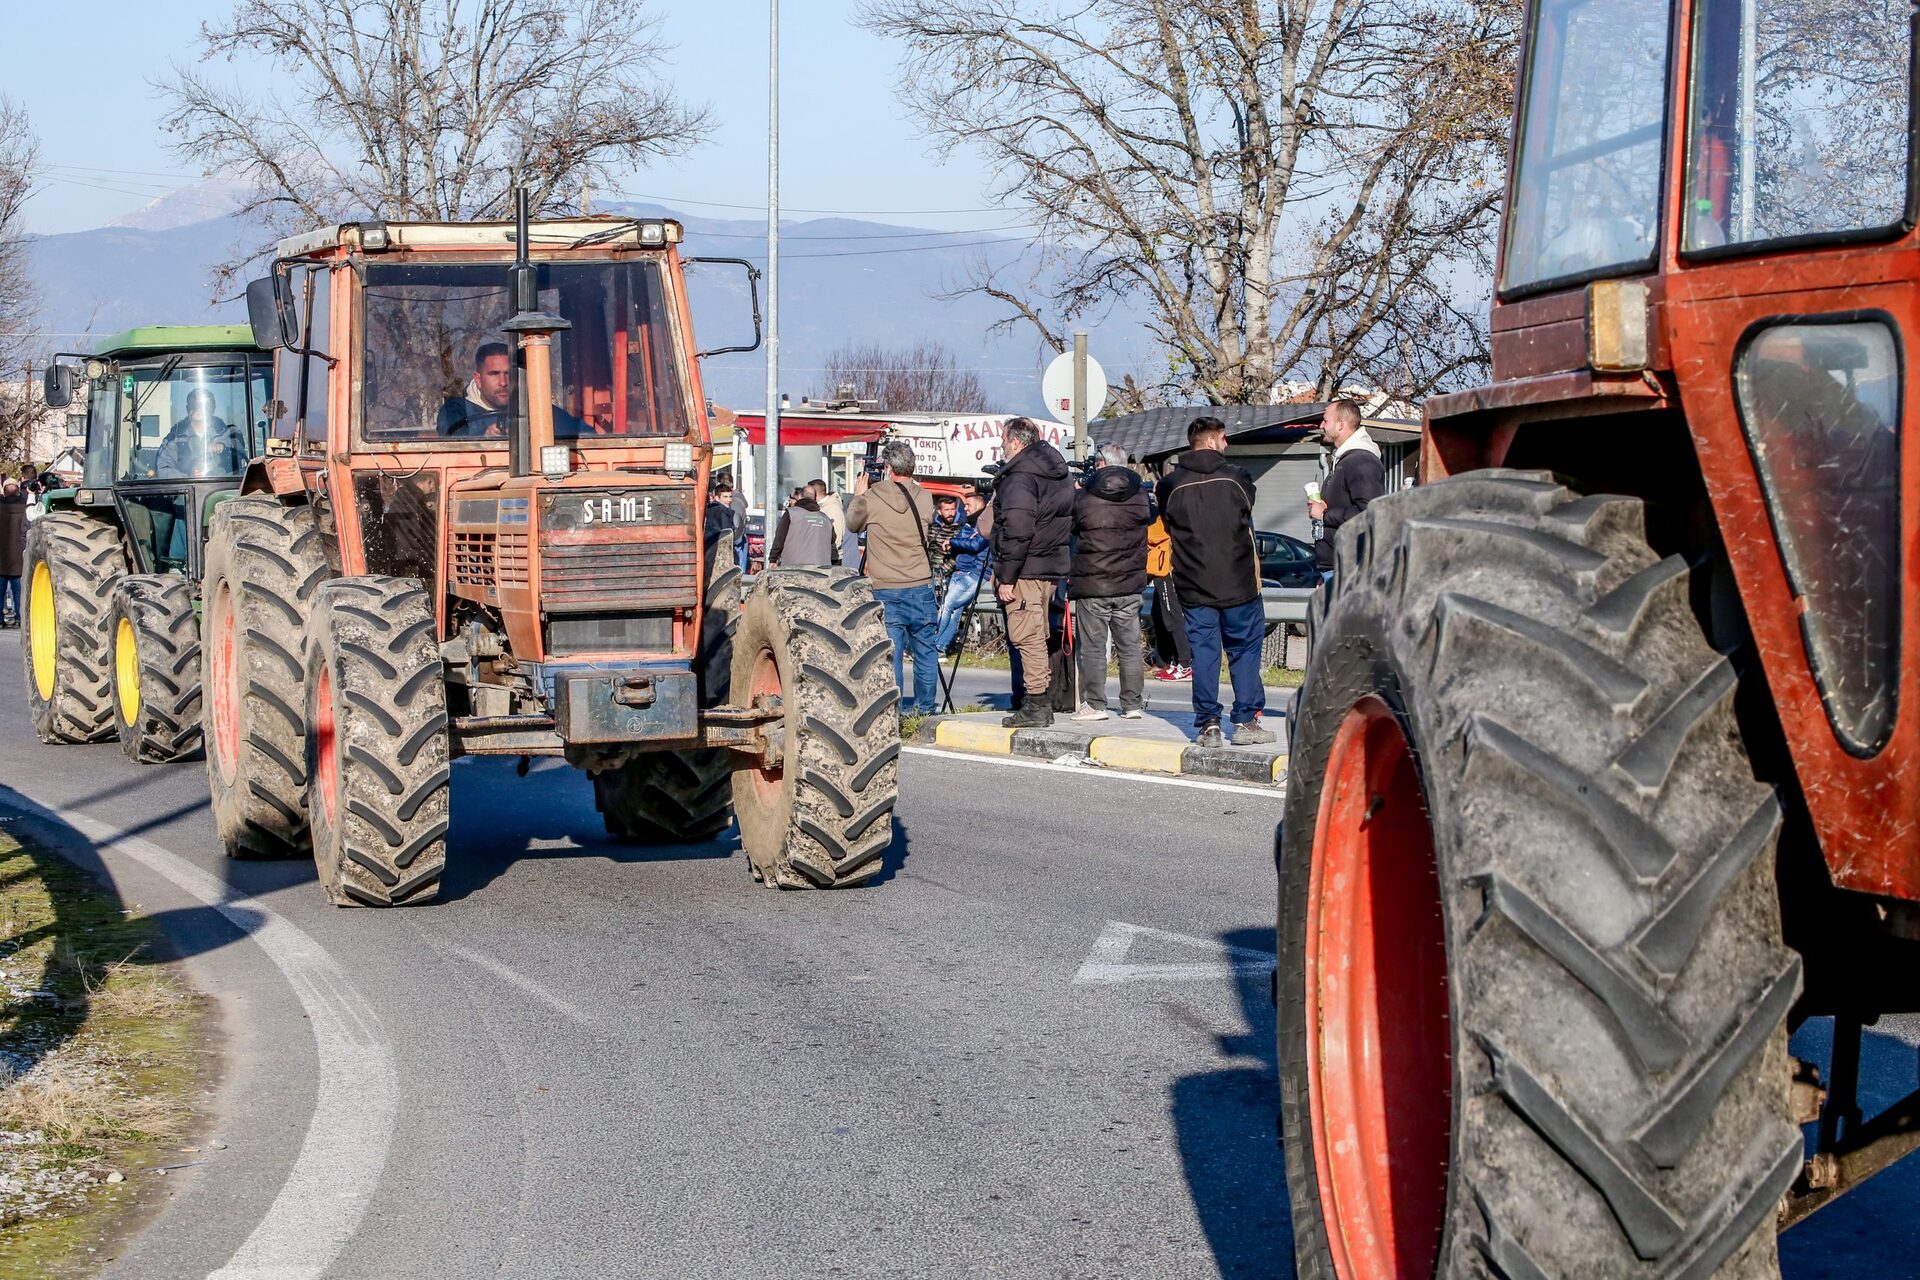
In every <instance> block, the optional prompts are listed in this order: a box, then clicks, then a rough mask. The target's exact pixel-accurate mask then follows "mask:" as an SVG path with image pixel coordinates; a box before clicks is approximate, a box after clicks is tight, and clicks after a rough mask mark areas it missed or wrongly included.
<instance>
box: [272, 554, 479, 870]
mask: <svg viewBox="0 0 1920 1280" xmlns="http://www.w3.org/2000/svg"><path fill="white" fill-rule="evenodd" d="M306 639H307V644H306V653H307V701H306V709H307V711H306V714H307V723H308V724H309V725H310V726H312V731H311V732H310V733H309V734H308V735H307V756H306V776H307V777H308V778H309V779H310V782H309V783H308V793H309V794H308V800H307V809H308V811H309V813H310V814H311V821H312V829H313V861H314V865H315V867H316V868H317V869H318V870H319V873H320V883H321V885H322V886H323V887H324V888H325V889H326V891H327V898H328V899H329V900H330V901H331V902H333V904H334V905H335V906H341V907H355V906H366V907H397V906H400V905H402V904H406V905H412V904H414V903H421V902H430V901H432V900H433V899H434V898H435V897H437V896H438V895H439V892H440V873H441V872H442V871H443V870H444V869H445V867H446V862H447V825H448V817H449V804H448V802H449V796H448V789H449V785H450V784H449V775H448V759H449V756H448V746H447V686H446V672H445V667H444V665H443V664H442V662H441V660H440V644H439V636H438V633H437V631H436V630H435V623H434V617H433V601H432V599H431V598H430V597H429V596H428V595H427V591H426V588H425V587H424V586H422V585H421V584H420V582H419V581H418V580H417V579H414V578H389V577H376V576H367V577H353V578H336V579H334V580H333V581H332V582H328V583H326V584H325V585H323V586H322V587H321V588H320V590H319V591H318V592H316V593H315V595H314V598H313V610H312V613H311V614H310V616H309V617H308V620H307V637H306Z"/></svg>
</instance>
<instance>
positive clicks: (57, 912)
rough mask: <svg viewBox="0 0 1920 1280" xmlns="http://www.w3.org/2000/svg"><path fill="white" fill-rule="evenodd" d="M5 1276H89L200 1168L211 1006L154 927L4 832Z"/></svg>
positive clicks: (0, 1096) (0, 1218) (1, 1140)
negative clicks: (186, 1168) (197, 1139)
mask: <svg viewBox="0 0 1920 1280" xmlns="http://www.w3.org/2000/svg"><path fill="white" fill-rule="evenodd" d="M0 995H3V996H4V999H5V1002H6V1003H5V1005H4V1006H3V1007H0V1280H16V1278H21V1280H24V1277H28V1276H34V1277H42V1276H51V1277H67V1276H81V1275H86V1274H89V1273H91V1272H92V1271H93V1270H94V1269H95V1268H97V1267H99V1266H101V1265H103V1264H104V1263H106V1262H107V1261H109V1260H110V1258H111V1256H112V1254H113V1253H114V1251H115V1248H114V1245H115V1242H116V1241H118V1240H119V1239H121V1238H123V1237H124V1235H125V1233H126V1232H127V1231H128V1230H130V1229H131V1227H132V1226H133V1225H134V1224H135V1223H136V1222H137V1221H138V1220H139V1219H140V1218H141V1217H142V1216H143V1210H144V1209H146V1208H147V1207H149V1205H150V1203H151V1202H153V1201H156V1200H157V1199H158V1198H159V1197H158V1194H157V1191H158V1187H159V1186H161V1185H164V1184H162V1183H161V1182H160V1179H159V1178H158V1177H157V1176H155V1174H156V1173H157V1172H158V1171H159V1170H160V1169H163V1168H165V1167H167V1166H170V1165H178V1164H183V1163H187V1162H190V1161H192V1160H194V1159H195V1155H194V1154H193V1153H194V1152H196V1151H197V1150H198V1148H197V1147H194V1146H182V1145H181V1144H182V1143H183V1142H186V1141H190V1140H191V1139H190V1136H189V1135H190V1134H191V1131H192V1126H193V1123H194V1118H195V1117H194V1110H193V1107H194V1102H195V1100H196V1099H197V1098H198V1097H199V1096H200V1094H201V1090H202V1087H203V1085H204V1084H205V1083H206V1081H205V1078H204V1076H205V1073H206V1070H207V1058H206V1055H205V1054H204V1053H203V1052H202V1047H203V1044H204V1042H205V1038H206V1035H207V1031H208V1028H209V1023H210V1016H211V1013H210V1009H209V1002H207V1001H206V1000H205V999H204V998H203V997H201V996H198V995H196V994H195V993H194V992H192V991H191V990H190V989H189V988H188V987H187V986H186V985H185V983H183V982H182V981H181V980H180V978H179V977H178V976H177V975H176V973H175V972H174V970H173V966H172V965H171V964H170V963H168V960H167V953H166V950H165V947H164V944H163V942H162V939H161V937H160V933H159V930H158V928H157V927H156V926H155V925H154V923H153V922H152V921H151V920H149V919H147V918H146V917H144V916H142V915H140V914H138V913H137V911H135V910H132V909H129V908H128V907H127V906H126V904H124V903H122V902H121V901H120V899H119V898H118V897H117V896H116V895H115V894H114V893H113V892H112V891H111V890H110V889H107V888H104V887H102V886H101V885H100V884H98V883H96V882H95V881H94V880H93V879H92V878H91V877H90V876H88V875H87V874H86V873H85V872H83V871H81V870H80V869H79V868H77V867H75V866H74V865H73V864H71V863H69V862H67V861H65V860H64V859H61V858H57V857H54V856H52V855H50V854H44V853H41V852H38V851H36V850H33V849H31V848H29V847H23V846H22V845H21V844H20V843H19V842H17V841H15V840H14V839H12V838H11V837H9V836H7V835H5V834H4V833H0Z"/></svg>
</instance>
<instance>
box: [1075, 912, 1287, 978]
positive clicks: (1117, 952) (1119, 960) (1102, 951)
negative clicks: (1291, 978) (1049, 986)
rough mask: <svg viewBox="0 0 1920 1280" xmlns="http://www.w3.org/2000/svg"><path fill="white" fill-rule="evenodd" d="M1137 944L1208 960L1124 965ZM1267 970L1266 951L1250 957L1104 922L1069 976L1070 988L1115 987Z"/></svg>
mask: <svg viewBox="0 0 1920 1280" xmlns="http://www.w3.org/2000/svg"><path fill="white" fill-rule="evenodd" d="M1141 938H1155V939H1158V940H1159V941H1160V942H1163V943H1172V944H1173V945H1175V946H1180V947H1185V948H1187V949H1189V950H1193V951H1198V952H1200V953H1201V954H1203V955H1207V956H1211V957H1213V958H1212V959H1210V960H1201V961H1188V962H1184V963H1174V964H1166V963H1160V964H1140V963H1129V962H1128V960H1127V953H1128V952H1130V951H1131V950H1132V949H1133V944H1134V943H1135V942H1136V941H1137V940H1139V939H1141ZM1272 969H1273V957H1272V956H1271V955H1270V954H1268V953H1267V952H1265V951H1255V950H1254V949H1253V948H1251V947H1236V946H1232V945H1230V944H1228V943H1225V942H1216V941H1215V940H1213V939H1212V938H1195V937H1190V936H1188V935H1187V934H1184V933H1168V932H1167V931H1166V930H1165V929H1149V928H1148V927H1147V926H1146V925H1143V924H1127V923H1125V922H1124V921H1120V920H1109V921H1107V927H1106V928H1104V929H1102V930H1101V931H1100V936H1099V937H1098V938H1096V939H1094V943H1093V950H1091V951H1089V952H1088V953H1087V958H1086V961H1085V963H1083V964H1082V965H1081V966H1080V971H1079V972H1078V973H1076V974H1074V975H1073V985H1074V986H1076V987H1086V986H1117V985H1120V984H1122V983H1129V982H1207V981H1214V980H1218V979H1221V978H1238V977H1244V976H1252V975H1256V974H1263V973H1269V972H1271V971H1272Z"/></svg>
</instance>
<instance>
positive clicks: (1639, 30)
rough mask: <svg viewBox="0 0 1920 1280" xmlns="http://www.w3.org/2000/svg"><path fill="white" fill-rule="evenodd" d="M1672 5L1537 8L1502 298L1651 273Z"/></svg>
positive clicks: (1585, 3) (1589, 0) (1544, 3)
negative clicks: (1602, 278) (1531, 290)
mask: <svg viewBox="0 0 1920 1280" xmlns="http://www.w3.org/2000/svg"><path fill="white" fill-rule="evenodd" d="M1667 28H1668V5H1667V3H1665V0H1537V2H1536V5H1535V9H1534V15H1533V22H1532V24H1531V27H1530V31H1531V38H1532V48H1531V49H1530V50H1529V51H1528V54H1527V71H1526V84H1525V88H1524V90H1523V93H1524V95H1525V98H1524V106H1523V109H1522V114H1521V119H1520V138H1519V148H1518V151H1517V153H1516V168H1515V172H1514V179H1513V191H1512V195H1511V199H1510V201H1509V209H1508V213H1507V238H1506V256H1505V259H1504V267H1503V269H1502V272H1501V282H1500V284H1501V289H1502V291H1511V290H1515V289H1523V288H1527V287H1529V286H1539V285H1547V284H1555V283H1568V284H1571V283H1573V282H1575V281H1577V280H1582V279H1592V278H1594V277H1597V276H1602V275H1609V274H1617V273H1622V272H1626V271H1631V270H1634V269H1636V268H1650V267H1651V266H1652V265H1653V254H1654V248H1655V246H1656V245H1657V244H1658V242H1659V241H1658V234H1659V224H1660V156H1661V150H1662V147H1661V143H1662V138H1663V135H1664V133H1665V132H1666V130H1665V123H1666V94H1667Z"/></svg>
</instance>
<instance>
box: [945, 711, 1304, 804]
mask: <svg viewBox="0 0 1920 1280" xmlns="http://www.w3.org/2000/svg"><path fill="white" fill-rule="evenodd" d="M1287 692H1288V694H1289V695H1291V692H1292V691H1291V690H1288V691H1287ZM1002 715H1003V713H1002V712H999V711H985V712H975V713H973V714H970V715H957V716H939V717H935V718H933V719H930V720H928V721H927V722H926V723H924V724H922V725H921V726H920V730H919V732H918V733H916V734H915V735H914V739H913V740H914V742H915V743H916V744H918V745H921V746H930V747H939V748H942V749H944V750H948V751H967V752H973V753H976V754H979V755H995V756H1025V757H1028V758H1032V759H1040V760H1060V759H1061V758H1062V757H1066V758H1069V759H1070V760H1072V761H1073V762H1075V763H1083V764H1087V765H1093V766H1098V767H1101V768H1107V769H1117V770H1121V771H1123V772H1129V773H1151V774H1166V775H1176V776H1181V777H1199V778H1214V779H1218V780H1221V781H1226V782H1240V783H1250V784H1253V785H1257V786H1267V787H1274V786H1279V785H1281V784H1282V783H1283V782H1285V780H1286V773H1287V750H1286V748H1287V730H1286V717H1285V714H1284V711H1283V709H1282V708H1280V707H1274V706H1272V705H1271V704H1270V705H1269V706H1268V708H1267V713H1266V714H1265V715H1264V716H1262V717H1261V724H1262V725H1263V727H1265V728H1268V729H1271V730H1272V731H1273V732H1274V734H1275V735H1276V740H1275V741H1274V742H1271V743H1268V744H1267V745H1265V746H1259V747H1202V746H1198V745H1196V744H1195V743H1194V729H1193V712H1192V711H1190V710H1181V711H1174V710H1171V709H1163V708H1159V707H1154V706H1152V705H1151V704H1149V706H1148V708H1147V713H1146V715H1145V717H1144V718H1142V719H1139V720H1123V719H1121V718H1120V717H1119V715H1117V714H1116V715H1114V716H1113V718H1112V719H1109V720H1095V721H1078V720H1074V719H1072V718H1071V717H1069V716H1067V715H1065V714H1060V713H1056V714H1055V716H1054V718H1053V725H1052V727H1050V728H1046V729H1008V728H1004V727H1002V726H1001V724H1000V720H1001V718H1002Z"/></svg>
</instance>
